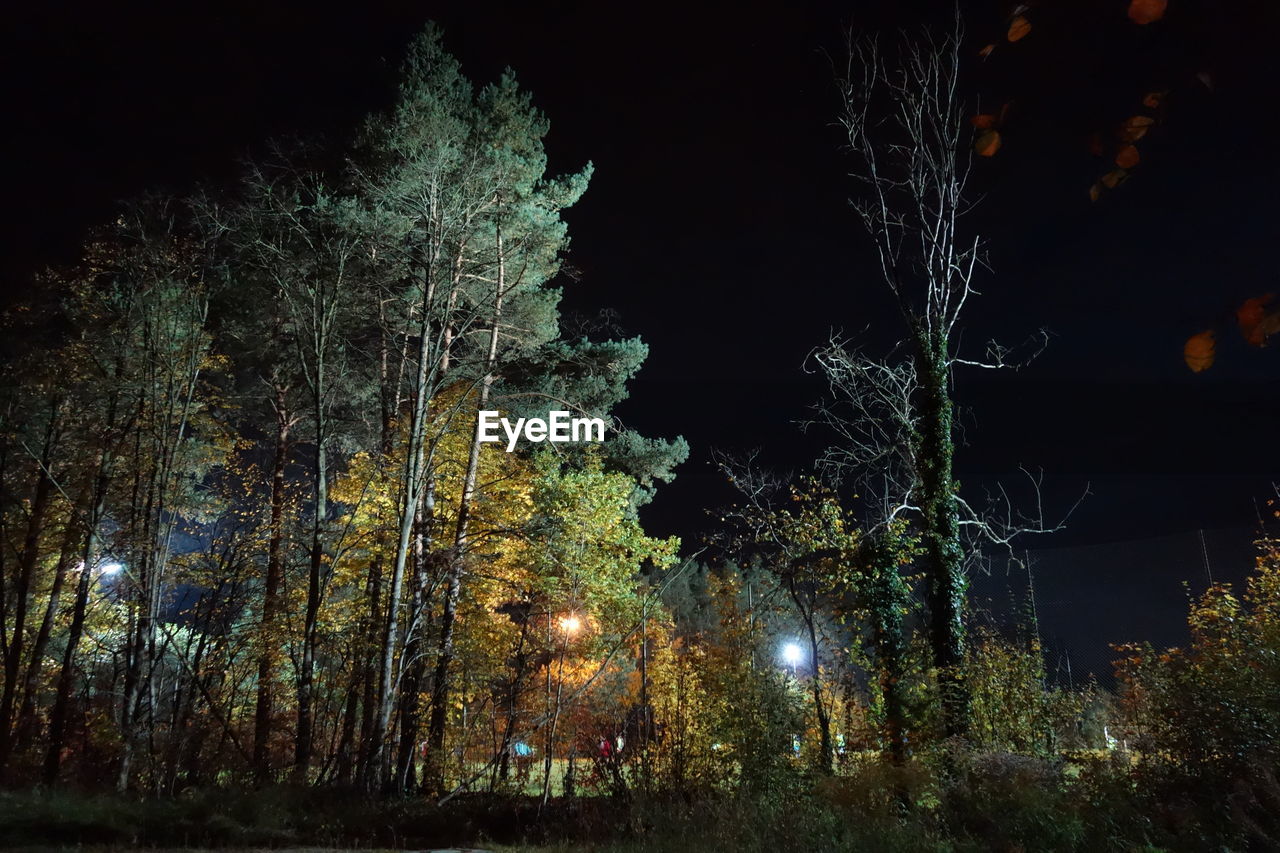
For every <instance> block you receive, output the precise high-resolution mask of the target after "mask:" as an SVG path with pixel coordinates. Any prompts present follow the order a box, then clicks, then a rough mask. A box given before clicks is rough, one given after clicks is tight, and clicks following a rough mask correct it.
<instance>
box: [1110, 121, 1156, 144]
mask: <svg viewBox="0 0 1280 853" xmlns="http://www.w3.org/2000/svg"><path fill="white" fill-rule="evenodd" d="M1155 123H1156V120H1155V119H1153V118H1152V117H1151V116H1130V117H1129V118H1127V119H1125V120H1124V121H1123V122H1121V123H1120V131H1119V136H1120V141H1121V142H1137V141H1138V140H1139V139H1141V138H1142V137H1144V136H1146V135H1147V131H1148V130H1150V129H1151V125H1153V124H1155Z"/></svg>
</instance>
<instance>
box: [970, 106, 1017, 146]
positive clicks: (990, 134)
mask: <svg viewBox="0 0 1280 853" xmlns="http://www.w3.org/2000/svg"><path fill="white" fill-rule="evenodd" d="M1009 107H1010V104H1005V105H1004V106H1002V107H1001V108H1000V112H999V113H998V114H994V115H993V114H991V113H980V114H979V115H976V116H971V117H970V118H969V124H971V125H973V126H974V127H975V128H976V129H977V130H978V136H977V138H976V139H975V140H974V141H973V150H974V151H976V152H978V156H979V157H992V156H994V155H995V153H996V152H997V151H999V150H1000V146H1001V144H1002V143H1003V141H1004V140H1003V139H1001V137H1000V131H999V130H998V128H1000V127H1003V126H1004V120H1005V118H1007V117H1008V115H1009Z"/></svg>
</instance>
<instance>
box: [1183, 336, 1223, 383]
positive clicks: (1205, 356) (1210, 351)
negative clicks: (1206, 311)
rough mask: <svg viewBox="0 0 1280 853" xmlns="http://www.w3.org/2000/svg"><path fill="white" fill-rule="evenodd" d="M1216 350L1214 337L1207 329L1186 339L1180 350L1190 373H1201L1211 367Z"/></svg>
mask: <svg viewBox="0 0 1280 853" xmlns="http://www.w3.org/2000/svg"><path fill="white" fill-rule="evenodd" d="M1216 349H1217V340H1216V335H1214V333H1213V330H1212V329H1209V330H1207V331H1204V332H1200V333H1198V334H1195V335H1192V336H1191V337H1189V338H1187V342H1186V344H1185V345H1184V346H1183V348H1182V357H1183V359H1184V360H1185V361H1186V362H1187V367H1189V368H1191V370H1192V372H1194V373H1201V372H1203V371H1205V370H1208V369H1209V368H1210V367H1212V366H1213V359H1214V355H1215V351H1216Z"/></svg>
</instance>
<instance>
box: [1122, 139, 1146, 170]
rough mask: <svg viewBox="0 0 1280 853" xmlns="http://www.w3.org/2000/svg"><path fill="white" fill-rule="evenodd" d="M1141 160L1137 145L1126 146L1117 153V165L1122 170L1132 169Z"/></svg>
mask: <svg viewBox="0 0 1280 853" xmlns="http://www.w3.org/2000/svg"><path fill="white" fill-rule="evenodd" d="M1141 159H1142V158H1141V156H1139V154H1138V148H1137V146H1136V145H1126V146H1124V147H1123V148H1121V149H1120V150H1119V151H1117V152H1116V165H1117V166H1119V167H1120V168H1121V169H1132V168H1133V167H1134V166H1136V165H1138V163H1139V161H1141Z"/></svg>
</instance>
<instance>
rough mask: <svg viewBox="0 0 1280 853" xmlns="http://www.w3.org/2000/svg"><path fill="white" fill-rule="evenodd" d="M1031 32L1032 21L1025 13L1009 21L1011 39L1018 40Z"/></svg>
mask: <svg viewBox="0 0 1280 853" xmlns="http://www.w3.org/2000/svg"><path fill="white" fill-rule="evenodd" d="M1029 32H1031V22H1030V21H1028V20H1027V19H1026V17H1025V16H1023V15H1018V16H1017V17H1016V18H1014V19H1013V20H1012V21H1010V22H1009V41H1018V40H1019V39H1021V38H1024V37H1025V36H1026V35H1027V33H1029Z"/></svg>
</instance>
